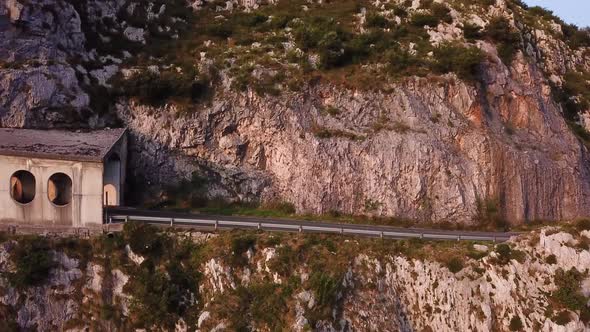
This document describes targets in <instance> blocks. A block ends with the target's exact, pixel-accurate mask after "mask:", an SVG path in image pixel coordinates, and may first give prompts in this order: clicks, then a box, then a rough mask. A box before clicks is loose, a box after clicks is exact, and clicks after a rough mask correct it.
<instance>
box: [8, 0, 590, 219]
mask: <svg viewBox="0 0 590 332" xmlns="http://www.w3.org/2000/svg"><path fill="white" fill-rule="evenodd" d="M402 2H403V1H397V3H399V4H402ZM206 3H207V2H206V1H190V2H187V6H190V7H193V8H194V9H195V10H199V8H201V7H202V6H203V5H204V4H206ZM271 3H272V2H271ZM260 5H262V3H261V2H259V1H241V0H240V1H228V2H227V3H226V4H225V7H223V6H218V7H219V8H218V9H219V10H218V11H219V12H220V15H221V14H223V15H228V14H229V13H230V12H231V11H233V10H251V9H254V8H257V7H258V6H260ZM419 7H420V1H418V0H416V1H413V2H412V6H411V7H409V8H408V10H410V11H419V10H421V9H419ZM508 7H509V6H508V5H507V4H506V2H505V1H497V2H496V4H495V5H493V6H490V7H489V13H487V12H486V13H482V12H481V11H479V12H477V11H475V12H473V13H466V12H460V11H457V10H454V9H453V10H451V12H450V15H451V17H452V19H453V21H452V23H450V24H446V23H444V24H443V23H441V24H439V26H437V27H430V28H428V29H427V31H426V32H427V33H428V34H429V35H430V38H431V42H432V43H433V44H438V43H441V42H443V41H449V40H460V39H461V38H462V34H463V32H462V30H461V29H460V27H461V22H464V21H470V22H475V24H477V25H478V26H482V27H485V26H486V25H487V24H488V23H489V20H490V17H489V15H496V16H502V17H506V18H508V19H509V20H511V21H510V22H511V24H512V25H513V26H514V28H515V29H518V31H519V32H520V35H522V44H523V45H522V47H521V49H522V51H519V52H518V53H517V56H516V59H515V61H514V62H513V63H511V64H510V65H509V66H507V65H506V64H504V63H503V62H502V61H501V60H500V58H499V57H498V52H497V50H496V47H495V46H494V45H492V44H490V43H488V42H486V41H478V42H477V43H476V44H474V45H475V46H477V47H478V48H479V49H481V50H482V52H484V54H485V58H486V60H485V62H484V64H483V74H482V77H481V80H480V81H479V82H477V83H467V82H464V81H462V80H460V79H458V78H457V77H456V76H454V75H453V74H447V75H444V76H440V75H439V76H432V77H428V78H417V77H408V78H406V79H403V80H401V81H399V82H397V83H391V84H388V86H386V87H385V88H383V89H381V91H371V90H362V89H352V88H346V87H344V86H342V85H335V84H333V83H330V82H326V81H319V82H309V83H305V84H303V86H301V89H300V90H299V91H297V92H292V91H287V88H286V86H283V91H281V93H280V95H279V96H271V95H259V94H257V93H255V92H254V89H248V90H247V91H236V90H235V89H232V88H231V85H232V80H234V78H232V77H231V75H230V73H229V72H227V71H225V70H224V69H220V70H219V82H218V83H219V84H218V85H219V86H216V87H215V95H214V96H213V97H212V100H211V101H210V102H207V103H206V105H201V106H199V108H200V109H199V110H198V111H195V112H192V113H186V112H185V113H182V112H180V110H179V109H178V107H177V105H174V104H173V103H168V104H164V105H161V106H159V107H154V106H147V105H141V104H139V103H138V102H137V100H133V99H130V98H124V97H121V98H118V99H117V100H116V103H115V102H114V100H115V98H114V97H112V95H110V94H108V93H104V92H105V91H107V89H108V88H110V87H111V84H110V83H109V82H110V81H109V80H110V79H111V78H112V77H113V76H115V75H117V73H118V72H119V71H121V72H122V73H132V72H134V70H135V69H134V68H129V66H127V68H125V66H126V63H125V59H126V58H131V57H133V55H132V53H130V52H128V50H127V49H110V48H109V47H105V45H106V46H109V45H117V46H119V47H122V48H125V47H128V46H129V47H128V48H129V50H131V49H133V48H135V49H138V48H139V49H141V48H142V47H146V46H149V42H150V37H151V36H150V34H152V33H153V32H154V31H157V33H159V34H169V35H170V36H171V38H178V33H179V32H178V31H176V30H174V28H173V26H174V24H176V23H178V22H179V21H182V19H180V18H176V17H172V18H166V17H164V16H165V15H164V13H165V12H166V6H162V5H154V4H153V3H142V2H128V1H123V0H108V1H95V0H86V1H81V2H75V1H60V0H36V1H24V0H7V1H4V2H2V3H0V126H2V127H35V128H55V127H60V128H80V127H105V126H120V125H124V126H127V127H129V129H130V134H131V146H130V149H131V154H130V158H131V160H130V162H129V164H130V165H131V167H132V170H131V171H132V173H133V174H134V175H135V178H137V179H142V180H141V181H143V182H145V183H144V184H146V185H147V186H149V187H152V188H158V187H163V186H167V185H170V184H175V183H176V182H178V181H179V180H181V179H188V178H190V177H191V174H192V173H194V172H196V173H198V174H199V175H201V176H203V177H205V178H207V179H208V181H209V187H208V192H207V195H208V196H209V197H210V198H213V197H222V198H225V199H228V200H245V201H260V200H262V201H270V200H274V201H277V200H278V201H287V202H290V203H293V204H294V205H295V206H296V208H297V211H298V212H300V213H326V212H329V211H340V212H343V213H352V214H366V215H382V216H396V217H403V218H411V219H416V220H425V221H426V220H427V221H435V222H440V221H449V222H461V223H471V222H473V219H474V218H476V217H477V216H478V215H480V214H481V213H482V211H481V210H482V208H481V207H482V206H486V205H490V204H491V205H493V206H495V208H497V209H498V210H499V211H502V213H503V217H505V218H506V219H508V220H510V221H512V222H523V221H530V220H539V219H542V220H559V219H569V218H575V217H582V216H586V215H590V169H589V167H590V166H589V165H590V164H589V161H590V160H589V159H588V158H589V157H588V149H587V147H586V146H584V145H583V144H582V143H580V141H579V140H578V138H576V137H575V136H574V135H573V134H572V132H571V130H570V128H569V127H568V125H567V124H566V122H565V121H564V119H563V116H562V114H561V113H562V109H561V107H560V106H559V105H558V104H556V102H555V101H554V100H553V98H552V95H551V86H550V83H551V84H553V85H557V86H559V85H560V84H563V76H564V75H565V73H566V72H568V71H571V70H573V69H576V68H585V69H590V60H589V57H588V54H590V53H588V52H587V49H585V48H583V47H582V48H580V49H576V50H572V49H570V48H569V47H568V46H567V44H566V43H565V42H564V41H562V40H559V38H556V36H555V34H554V33H559V31H560V29H561V27H560V26H559V25H558V24H554V26H552V28H551V29H552V31H553V32H548V31H547V30H542V29H529V28H528V27H525V26H521V25H519V24H518V23H517V22H516V23H515V22H514V15H512V14H510V12H509V8H508ZM187 10H189V9H188V7H187ZM139 15H145V17H144V18H143V20H142V17H141V16H139ZM221 16H222V15H221ZM125 17H128V18H127V20H129V22H128V21H126V20H125ZM130 17H131V18H132V19H131V18H130ZM391 19H392V20H394V21H395V19H397V20H399V19H400V18H399V17H397V16H396V17H392V18H391ZM144 21H145V22H144ZM105 22H106V23H105ZM142 22H144V23H145V25H143V26H142ZM107 23H108V24H107ZM117 38H119V39H117ZM144 43H145V45H144ZM211 43H212V42H211V41H207V42H205V44H206V45H211ZM285 44H288V45H291V44H292V41H289V42H287V43H285ZM100 45H102V46H100ZM252 45H256V46H257V48H260V46H261V45H260V43H258V42H256V43H252ZM415 46H416V45H415V44H414V45H413V46H411V47H410V50H409V51H412V52H415V51H416V50H415V49H414V48H415ZM252 47H254V46H252ZM293 47H294V46H293V45H291V46H289V48H290V49H292V48H293ZM105 48H106V49H107V50H105ZM297 51H299V52H300V53H303V52H302V51H301V50H299V49H297ZM105 52H106V53H105ZM271 53H272V52H271ZM305 55H306V56H307V57H308V58H315V59H317V58H318V55H317V54H305ZM200 56H201V60H198V59H195V61H197V62H198V61H200V63H198V65H199V67H207V66H209V65H211V62H212V60H211V59H207V55H206V52H203V53H201V55H200ZM269 56H270V55H269ZM152 67H153V69H154V70H153V71H152V72H153V74H154V75H159V73H160V69H162V68H165V67H166V66H165V65H163V66H161V68H159V67H158V66H149V68H152ZM150 70H151V69H150ZM254 73H255V74H256V75H258V74H260V75H258V78H261V77H262V76H263V75H262V74H266V72H265V71H264V69H263V68H262V69H260V68H258V69H256V70H255V71H254ZM256 75H255V76H256ZM123 76H126V77H127V76H128V75H123ZM327 109H333V110H336V112H326V110H327ZM588 118H589V117H588V116H587V115H584V114H582V116H581V120H580V123H581V124H582V125H585V126H586V127H588V126H589V125H588V122H589V121H587V120H586V119H588Z"/></svg>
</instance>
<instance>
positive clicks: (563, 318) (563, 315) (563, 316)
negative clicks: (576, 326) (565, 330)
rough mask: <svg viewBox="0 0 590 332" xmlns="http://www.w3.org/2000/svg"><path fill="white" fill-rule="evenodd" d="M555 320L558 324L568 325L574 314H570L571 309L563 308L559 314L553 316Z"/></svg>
mask: <svg viewBox="0 0 590 332" xmlns="http://www.w3.org/2000/svg"><path fill="white" fill-rule="evenodd" d="M553 321H554V322H555V324H557V325H567V324H568V323H569V322H571V321H572V316H571V315H570V313H569V311H567V310H562V311H560V312H559V313H558V314H557V315H555V317H553Z"/></svg>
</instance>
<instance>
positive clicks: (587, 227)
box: [576, 219, 590, 232]
mask: <svg viewBox="0 0 590 332" xmlns="http://www.w3.org/2000/svg"><path fill="white" fill-rule="evenodd" d="M576 229H577V230H578V231H580V232H581V231H590V219H580V220H578V221H576Z"/></svg>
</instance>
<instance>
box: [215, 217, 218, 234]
mask: <svg viewBox="0 0 590 332" xmlns="http://www.w3.org/2000/svg"><path fill="white" fill-rule="evenodd" d="M217 228H219V220H215V231H216V232H217Z"/></svg>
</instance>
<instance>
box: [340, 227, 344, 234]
mask: <svg viewBox="0 0 590 332" xmlns="http://www.w3.org/2000/svg"><path fill="white" fill-rule="evenodd" d="M343 234H344V227H340V235H343Z"/></svg>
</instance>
